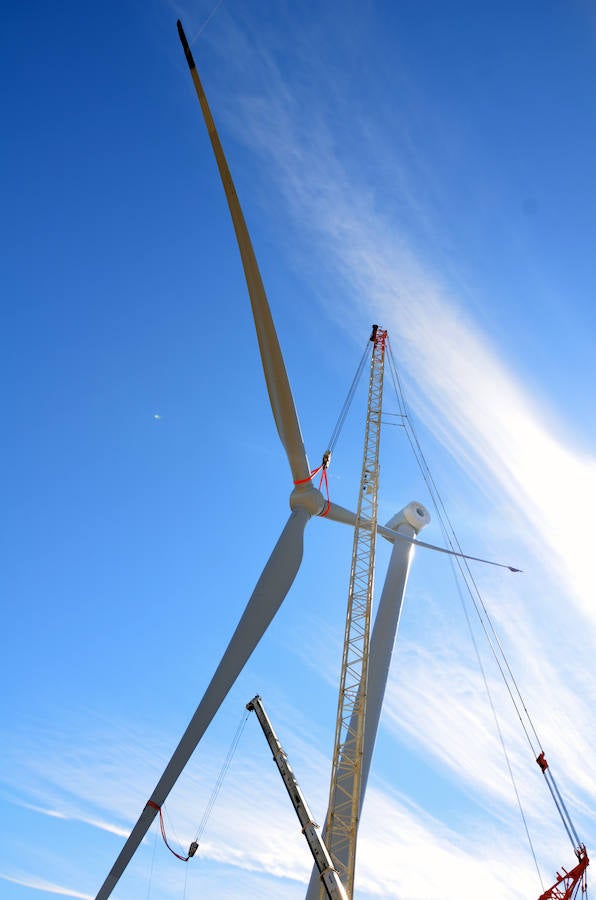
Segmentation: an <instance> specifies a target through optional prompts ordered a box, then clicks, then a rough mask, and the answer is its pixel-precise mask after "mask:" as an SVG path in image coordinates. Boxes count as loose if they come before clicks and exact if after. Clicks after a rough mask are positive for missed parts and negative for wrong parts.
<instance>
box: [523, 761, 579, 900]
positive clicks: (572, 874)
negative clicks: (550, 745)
mask: <svg viewBox="0 0 596 900" xmlns="http://www.w3.org/2000/svg"><path fill="white" fill-rule="evenodd" d="M536 762H537V763H538V766H539V768H540V771H541V772H542V774H543V775H544V780H545V781H546V783H547V785H548V789H549V791H550V792H551V796H552V798H553V800H554V801H555V806H556V807H557V810H558V812H559V815H560V816H561V820H562V822H563V825H564V826H565V831H566V832H567V835H568V837H569V840H570V841H571V844H572V846H573V850H574V852H575V855H576V856H577V860H578V861H577V865H576V866H574V867H573V869H570V870H569V872H568V871H567V869H564V868H563V867H562V866H561V872H557V874H556V876H555V877H556V879H557V880H556V881H555V883H554V884H553V886H552V887H551V888H549V889H548V891H545V892H544V893H543V894H541V895H540V897H539V898H538V900H576V898H579V897H580V896H581V897H585V898H587V895H588V876H587V874H586V869H587V868H588V865H589V863H590V860H589V859H588V853H587V850H586V845H585V844H582V843H581V841H580V839H579V838H578V836H577V831H576V830H575V827H574V825H573V822H572V821H571V816H570V815H569V813H568V812H567V807H566V806H565V803H564V801H563V798H562V796H561V793H560V791H559V788H558V787H557V783H556V781H555V779H554V778H553V775H552V772H551V770H550V769H549V766H548V762H547V761H546V757H545V755H544V750H542V751H541V752H540V753H539V754H538V756H537V757H536ZM580 888H581V895H580Z"/></svg>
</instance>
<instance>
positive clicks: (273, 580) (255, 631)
mask: <svg viewBox="0 0 596 900" xmlns="http://www.w3.org/2000/svg"><path fill="white" fill-rule="evenodd" d="M309 519H310V513H308V512H307V511H306V510H305V509H302V508H300V509H296V510H293V511H292V513H291V514H290V518H289V519H288V521H287V523H286V525H285V528H284V530H283V531H282V533H281V536H280V538H279V540H278V542H277V544H276V545H275V547H274V550H273V553H272V554H271V556H270V557H269V559H268V561H267V564H266V566H265V568H264V569H263V573H262V575H261V577H260V578H259V580H258V582H257V586H256V587H255V589H254V591H253V593H252V596H251V598H250V600H249V601H248V604H247V606H246V609H245V610H244V613H243V614H242V618H241V619H240V621H239V623H238V625H237V627H236V631H235V632H234V634H233V636H232V639H231V641H230V643H229V644H228V646H227V649H226V651H225V653H224V655H223V657H222V660H221V662H220V664H219V666H218V667H217V670H216V672H215V675H214V676H213V678H212V679H211V682H210V684H209V687H208V688H207V690H206V691H205V693H204V695H203V699H202V700H201V702H200V703H199V705H198V707H197V709H196V712H195V714H194V716H193V717H192V719H191V720H190V723H189V725H188V728H187V729H186V731H185V732H184V734H183V736H182V739H181V740H180V743H179V744H178V746H177V748H176V750H175V751H174V753H173V755H172V758H171V760H170V761H169V763H168V765H167V766H166V768H165V771H164V773H163V775H162V776H161V778H160V779H159V781H158V783H157V785H156V787H155V790H154V791H153V793H152V794H151V797H150V798H149V799H150V800H151V802H153V803H155V804H156V805H157V806H158V807H161V806H162V805H163V803H164V802H165V800H166V798H167V796H168V794H169V793H170V791H171V790H172V788H173V786H174V784H175V783H176V781H177V780H178V778H179V776H180V774H181V772H182V770H183V769H184V767H185V765H186V764H187V762H188V760H189V759H190V757H191V755H192V753H193V751H194V749H195V747H196V746H197V744H198V743H199V741H200V740H201V738H202V736H203V734H204V733H205V731H206V730H207V727H208V726H209V723H210V722H211V720H212V719H213V717H214V715H215V714H216V712H217V711H218V709H219V707H220V706H221V704H222V703H223V701H224V699H225V697H226V695H227V693H228V691H229V690H230V688H231V687H232V685H233V684H234V682H235V681H236V678H237V677H238V675H239V674H240V672H241V671H242V669H243V668H244V664H245V663H246V661H247V660H248V658H249V656H250V655H251V653H252V652H253V650H254V649H255V647H256V646H257V644H258V643H259V641H260V639H261V638H262V636H263V634H264V633H265V631H266V630H267V628H268V626H269V624H270V622H271V620H272V619H273V617H274V615H275V613H276V612H277V610H278V609H279V607H280V606H281V604H282V602H283V600H284V598H285V596H286V594H287V593H288V591H289V590H290V588H291V586H292V583H293V581H294V579H295V577H296V573H297V572H298V569H299V568H300V563H301V562H302V552H303V546H304V527H305V525H306V523H307V522H308V520H309ZM156 815H157V810H156V809H154V808H153V807H150V806H145V807H144V809H143V811H142V812H141V815H140V816H139V818H138V821H137V823H136V825H135V826H134V828H133V830H132V832H131V833H130V835H129V837H128V838H127V840H126V843H125V844H124V847H123V848H122V850H121V852H120V855H119V856H118V858H117V860H116V862H115V863H114V865H113V867H112V869H111V871H110V873H109V875H108V876H107V878H106V880H105V882H104V883H103V885H102V886H101V888H100V890H99V892H98V894H97V896H96V900H106V898H107V897H109V896H110V894H111V893H112V891H113V889H114V888H115V886H116V884H117V883H118V881H119V879H120V877H121V875H122V873H123V872H124V870H125V869H126V867H127V865H128V863H129V862H130V860H131V859H132V857H133V854H134V853H135V851H136V850H137V848H138V846H139V844H140V843H141V841H142V840H143V837H144V836H145V834H146V833H147V831H148V830H149V828H150V827H151V823H152V822H153V819H154V818H155V816H156Z"/></svg>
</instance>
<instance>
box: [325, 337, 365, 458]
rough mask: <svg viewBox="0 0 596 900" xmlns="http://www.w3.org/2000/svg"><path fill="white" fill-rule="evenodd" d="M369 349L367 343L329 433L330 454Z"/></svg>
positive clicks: (342, 424)
mask: <svg viewBox="0 0 596 900" xmlns="http://www.w3.org/2000/svg"><path fill="white" fill-rule="evenodd" d="M370 347H371V343H370V341H367V342H366V347H365V348H364V353H363V354H362V357H361V359H360V362H359V363H358V368H357V369H356V374H355V375H354V378H353V379H352V384H351V385H350V389H349V391H348V394H347V396H346V399H345V401H344V405H343V406H342V408H341V412H340V414H339V416H338V417H337V422H336V423H335V426H334V428H333V431H332V432H331V437H330V438H329V443H328V444H327V447H328V448H329V451H330V452H331V453H332V452H333V450H335V445H336V444H337V440H338V438H339V436H340V434H341V431H342V428H343V426H344V423H345V421H346V417H347V415H348V411H349V409H350V406H351V404H352V400H353V399H354V394H355V393H356V388H357V387H358V382H359V381H360V377H361V375H362V372H363V371H364V364H365V362H366V360H367V357H368V355H369V353H370Z"/></svg>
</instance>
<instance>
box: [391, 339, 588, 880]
mask: <svg viewBox="0 0 596 900" xmlns="http://www.w3.org/2000/svg"><path fill="white" fill-rule="evenodd" d="M388 356H389V364H390V371H391V376H392V380H393V384H394V389H395V393H396V397H397V402H398V406H399V410H400V412H399V418H401V419H402V422H403V425H404V430H405V432H406V435H407V438H408V441H409V443H410V447H411V449H412V452H413V454H414V457H415V459H416V461H417V463H418V466H419V468H420V471H421V473H422V477H423V478H424V481H425V483H426V486H427V488H428V490H429V493H430V495H431V498H432V501H433V503H434V505H435V508H436V511H437V515H438V518H439V522H440V526H441V530H442V532H443V535H444V538H445V540H446V541H447V543H448V544H449V546H450V547H451V549H454V548H457V549H458V550H459V551H460V552H462V548H461V545H460V543H459V540H458V538H457V535H456V533H455V529H454V528H453V524H452V522H451V520H450V518H449V515H448V513H447V510H446V507H445V504H444V502H443V500H442V497H441V495H440V492H439V490H438V487H437V485H436V482H435V480H434V478H433V476H432V473H431V471H430V467H429V465H428V463H427V461H426V458H425V456H424V453H423V451H422V447H421V445H420V442H419V440H418V436H417V434H416V431H415V429H414V426H413V423H412V421H411V420H410V417H409V415H408V407H407V403H406V399H405V393H404V390H403V387H402V384H401V380H400V377H399V372H398V369H397V365H396V363H395V359H394V357H393V352H392V348H391V345H389V354H388ZM452 565H453V563H452ZM457 565H458V567H459V570H460V574H461V576H462V579H463V582H464V584H465V585H466V588H467V591H468V594H469V597H470V599H471V601H472V604H473V606H474V609H475V611H476V614H477V616H478V619H479V621H480V624H481V626H482V630H483V631H484V634H485V636H486V638H487V641H488V644H489V646H490V648H491V651H492V654H493V657H494V659H495V662H496V664H497V666H498V668H499V671H500V673H501V677H502V679H503V681H504V684H505V686H506V688H507V691H508V693H509V696H510V698H511V700H512V702H513V705H514V709H515V711H516V713H517V715H518V718H519V720H520V722H521V725H522V728H523V730H524V733H525V735H526V739H527V740H528V743H529V745H530V749H531V751H532V753H533V755H534V758H535V759H536V762H537V763H538V765H539V766H540V768H541V770H542V772H543V775H544V777H545V780H546V782H547V785H548V788H549V791H550V793H551V795H552V798H553V800H554V803H555V806H556V808H557V811H558V812H559V815H560V817H561V820H562V822H563V825H564V827H565V830H566V832H567V835H568V837H569V839H570V841H571V844H572V846H573V849H574V852H575V853H576V855H577V856H578V859H579V860H580V863H581V862H582V860H583V859H584V857H585V858H586V859H587V855H586V853H585V847H584V845H583V844H582V843H581V842H580V840H579V838H578V836H577V832H576V830H575V828H574V827H573V823H572V821H571V818H570V816H569V813H568V811H567V808H566V806H565V803H564V801H563V798H562V796H561V794H560V792H559V790H558V787H557V785H556V782H555V781H554V779H553V777H552V773H551V772H550V770H549V768H548V763H547V762H546V759H545V756H544V751H543V750H542V745H541V742H540V739H539V737H538V734H537V732H536V728H535V727H534V723H533V721H532V718H531V716H530V714H529V711H528V709H527V707H526V704H525V702H524V699H523V697H522V694H521V691H520V689H519V685H518V683H517V681H516V679H515V676H514V675H513V672H512V670H511V667H510V665H509V662H508V659H507V656H506V654H505V651H504V648H503V646H502V644H501V641H500V639H499V637H498V635H497V633H496V630H495V628H494V626H493V623H492V620H491V618H490V616H489V613H488V610H487V608H486V605H485V603H484V601H483V599H482V595H481V593H480V590H479V588H478V585H477V583H476V580H475V579H474V576H473V574H472V572H471V569H470V566H469V564H468V562H467V560H463V559H460V558H458V559H457ZM458 591H459V592H460V601H461V602H462V608H463V610H464V614H465V616H466V620H467V622H468V627H469V628H470V634H471V636H472V642H473V644H474V648H475V651H476V655H477V659H478V663H479V666H480V670H481V673H482V677H483V680H484V683H485V688H486V691H487V695H488V698H489V702H490V705H491V708H492V709H493V715H494V718H495V724H496V726H497V731H498V734H499V738H500V740H501V746H502V749H503V752H504V755H505V759H506V762H507V767H508V769H509V773H510V777H511V780H512V784H513V787H514V791H515V794H516V797H517V800H518V807H519V809H520V814H521V817H522V820H523V823H524V828H525V830H526V835H527V837H528V842H529V844H530V849H531V852H532V856H533V858H534V863H535V865H536V869H537V872H538V876H539V878H540V882H541V884H542V878H541V876H540V870H539V868H538V864H537V861H536V854H535V852H534V848H533V845H532V841H531V838H530V834H529V830H528V827H527V822H526V817H525V815H524V812H523V808H522V805H521V801H520V797H519V793H518V790H517V786H516V784H515V778H514V776H513V772H512V769H511V765H510V761H509V755H508V753H507V750H506V747H505V743H504V740H503V736H502V732H501V729H500V726H499V722H498V717H497V715H496V710H495V708H494V704H493V701H492V697H491V693H490V690H489V686H488V681H487V679H486V677H485V673H484V668H483V666H482V663H481V660H480V655H479V653H478V648H477V644H476V641H475V639H474V635H473V632H472V629H471V622H470V620H469V616H468V613H467V609H466V607H465V604H464V602H463V595H462V594H461V591H460V589H459V585H458ZM497 648H498V652H497ZM522 711H523V715H522ZM524 717H525V721H524ZM531 735H533V738H534V739H533V738H532V736H531ZM534 740H535V742H536V744H537V746H538V749H539V751H540V752H537V750H536V746H535V743H534ZM574 838H575V840H574ZM586 865H587V863H586ZM545 896H546V895H545Z"/></svg>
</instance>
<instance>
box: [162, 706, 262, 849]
mask: <svg viewBox="0 0 596 900" xmlns="http://www.w3.org/2000/svg"><path fill="white" fill-rule="evenodd" d="M248 716H249V713H248V712H246V713H244V712H243V714H242V718H241V720H240V724H239V725H238V728H237V729H236V733H235V734H234V737H233V738H232V743H231V744H230V748H229V750H228V753H227V756H226V758H225V759H224V761H223V764H222V767H221V769H220V771H219V775H218V776H217V779H216V781H215V785H214V787H213V790H212V791H211V796H210V797H209V800H208V801H207V806H206V807H205V812H204V813H203V817H202V819H201V821H200V823H199V827H198V828H197V832H196V834H195V838H194V840H193V841H192V842H191V844H190V847H189V848H188V853H187V854H186V856H183V855H182V854H181V853H178V852H177V851H176V850H174V848H173V847H172V846H171V845H170V843H169V841H168V836H167V833H166V827H165V823H164V815H163V814H164V812H165V813H166V815H167V812H166V808H165V806H163V807H161V806H158V804H157V803H154V802H153V800H148V801H147V806H150V807H151V808H152V809H155V810H156V811H157V812H158V814H159V827H160V830H161V836H162V838H163V842H164V844H165V845H166V847H167V848H168V850H169V851H170V853H171V854H172V855H173V856H175V857H176V859H179V860H180V862H188V861H189V859H191V858H192V857H193V856H194V855H195V853H196V852H197V850H198V849H199V840H200V838H202V836H203V832H204V831H205V827H206V825H207V822H208V820H209V817H210V815H211V813H212V812H213V807H214V806H215V801H216V800H217V798H218V796H219V792H220V791H221V788H222V785H223V782H224V779H225V777H226V775H227V774H228V771H229V768H230V765H231V764H232V759H233V758H234V753H235V752H236V748H237V747H238V743H239V742H240V738H241V737H242V732H243V731H244V726H245V725H246V720H247V719H248ZM170 827H171V826H170Z"/></svg>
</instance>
